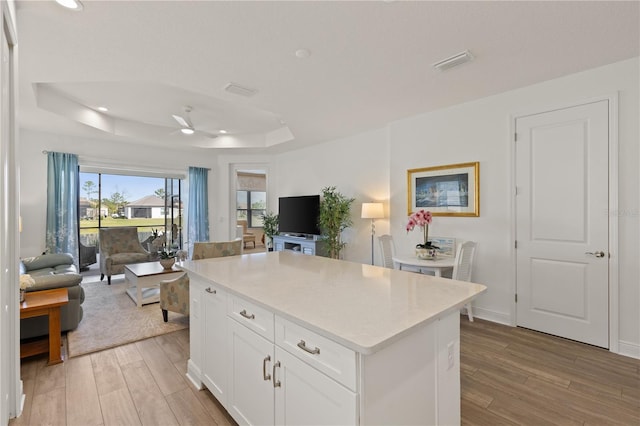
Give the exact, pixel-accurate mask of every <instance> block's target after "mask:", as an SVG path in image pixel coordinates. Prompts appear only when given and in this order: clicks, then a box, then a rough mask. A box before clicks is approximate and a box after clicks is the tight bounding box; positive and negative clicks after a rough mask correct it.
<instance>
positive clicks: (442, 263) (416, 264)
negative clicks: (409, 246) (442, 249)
mask: <svg viewBox="0 0 640 426" xmlns="http://www.w3.org/2000/svg"><path fill="white" fill-rule="evenodd" d="M392 258H393V263H394V264H395V265H398V269H400V270H402V269H403V267H411V268H412V269H415V268H419V269H420V270H421V271H423V270H427V271H432V272H433V273H434V274H435V276H436V277H441V276H442V272H443V271H448V270H453V265H454V264H455V258H454V257H452V256H438V257H436V258H435V259H433V260H431V259H429V260H427V259H418V258H417V257H416V255H415V254H414V255H410V254H405V255H396V256H393V257H392Z"/></svg>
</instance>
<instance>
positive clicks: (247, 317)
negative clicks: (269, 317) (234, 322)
mask: <svg viewBox="0 0 640 426" xmlns="http://www.w3.org/2000/svg"><path fill="white" fill-rule="evenodd" d="M240 315H242V316H243V317H245V318H246V319H255V318H256V316H255V315H253V314H251V315H249V314H248V313H247V310H246V309H243V310H241V311H240Z"/></svg>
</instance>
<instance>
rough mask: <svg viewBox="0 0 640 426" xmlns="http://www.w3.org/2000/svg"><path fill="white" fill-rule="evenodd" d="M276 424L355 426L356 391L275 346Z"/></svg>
mask: <svg viewBox="0 0 640 426" xmlns="http://www.w3.org/2000/svg"><path fill="white" fill-rule="evenodd" d="M276 359H277V361H278V362H279V363H280V366H279V367H278V368H276V369H275V371H274V373H275V374H274V377H273V380H274V382H275V383H276V385H277V384H278V382H280V386H278V387H276V388H275V410H276V411H275V415H276V417H275V421H276V424H277V425H355V424H356V419H357V416H356V394H355V393H354V392H352V391H350V390H348V389H347V388H345V387H344V386H342V385H340V384H339V383H338V382H336V381H334V380H333V379H330V378H329V377H328V376H326V375H324V374H323V373H321V372H319V371H318V370H316V369H315V368H313V367H311V366H310V365H308V364H306V363H304V362H302V361H301V360H299V359H298V358H296V357H294V356H293V355H291V354H289V353H288V352H286V351H284V350H283V349H280V348H279V347H277V346H276Z"/></svg>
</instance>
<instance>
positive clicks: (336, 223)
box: [318, 186, 355, 259]
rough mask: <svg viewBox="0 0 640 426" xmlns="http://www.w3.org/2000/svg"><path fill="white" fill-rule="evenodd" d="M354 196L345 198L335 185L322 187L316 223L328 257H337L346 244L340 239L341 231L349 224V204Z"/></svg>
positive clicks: (350, 221)
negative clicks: (318, 215)
mask: <svg viewBox="0 0 640 426" xmlns="http://www.w3.org/2000/svg"><path fill="white" fill-rule="evenodd" d="M354 201H355V198H347V197H345V196H344V195H343V194H341V193H339V192H338V191H336V187H335V186H328V187H326V188H323V189H322V199H321V200H320V217H319V219H318V225H320V230H321V232H322V239H323V240H324V241H325V243H326V249H327V252H328V254H329V257H330V258H332V259H339V258H340V252H341V251H342V249H343V248H344V246H345V245H346V243H344V242H343V241H342V239H341V236H342V231H343V230H345V229H346V228H348V227H349V226H351V224H352V223H353V222H352V220H351V204H352V203H353V202H354Z"/></svg>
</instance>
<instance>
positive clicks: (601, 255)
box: [584, 251, 604, 257]
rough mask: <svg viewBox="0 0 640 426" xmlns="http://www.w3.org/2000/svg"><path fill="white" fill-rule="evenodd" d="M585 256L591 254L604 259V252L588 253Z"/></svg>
mask: <svg viewBox="0 0 640 426" xmlns="http://www.w3.org/2000/svg"><path fill="white" fill-rule="evenodd" d="M584 254H590V255H591V256H595V257H604V252H603V251H596V252H590V251H587V252H585V253H584Z"/></svg>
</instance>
